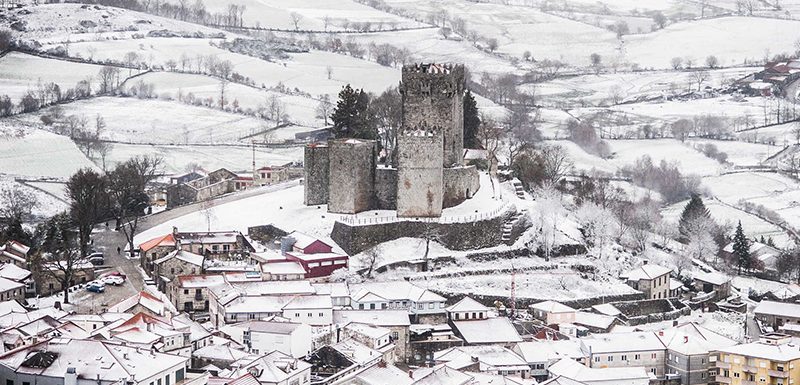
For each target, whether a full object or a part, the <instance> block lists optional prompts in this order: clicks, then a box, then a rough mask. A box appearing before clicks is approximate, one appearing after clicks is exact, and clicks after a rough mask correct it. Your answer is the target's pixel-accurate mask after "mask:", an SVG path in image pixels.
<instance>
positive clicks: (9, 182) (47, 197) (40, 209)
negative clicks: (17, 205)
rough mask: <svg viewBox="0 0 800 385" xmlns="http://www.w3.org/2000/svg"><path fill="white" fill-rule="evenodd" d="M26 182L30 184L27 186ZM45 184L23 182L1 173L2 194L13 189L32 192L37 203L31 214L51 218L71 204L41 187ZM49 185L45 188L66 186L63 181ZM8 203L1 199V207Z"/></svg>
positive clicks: (0, 191)
mask: <svg viewBox="0 0 800 385" xmlns="http://www.w3.org/2000/svg"><path fill="white" fill-rule="evenodd" d="M26 184H27V185H28V186H26ZM43 184H44V183H42V182H38V183H34V182H26V183H25V184H23V183H20V182H17V181H15V180H14V178H13V177H10V176H7V175H0V194H3V193H4V192H5V191H13V190H20V191H23V192H24V193H26V194H30V195H31V196H32V197H33V198H34V199H35V201H36V205H34V206H33V207H32V208H31V214H32V215H33V216H34V217H37V218H49V217H51V216H53V215H56V214H58V213H59V212H61V211H64V210H67V209H68V208H69V206H68V205H67V203H66V201H64V200H61V199H57V198H55V197H54V196H53V195H51V194H50V191H49V190H45V189H40V187H42V185H43ZM48 185H49V186H46V187H45V188H47V187H55V186H60V187H61V188H62V189H63V187H64V184H63V183H48ZM31 186H34V187H35V188H34V187H31ZM45 191H47V192H45ZM61 195H65V193H64V192H61ZM7 203H8V202H6V201H5V200H0V208H2V207H4V205H5V204H7Z"/></svg>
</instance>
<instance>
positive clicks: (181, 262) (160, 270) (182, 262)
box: [153, 249, 206, 292]
mask: <svg viewBox="0 0 800 385" xmlns="http://www.w3.org/2000/svg"><path fill="white" fill-rule="evenodd" d="M205 260H206V257H204V256H202V255H199V254H195V253H192V252H189V251H186V250H182V249H178V250H174V251H172V252H171V253H169V254H167V255H165V256H163V257H161V258H159V259H157V260H155V261H153V264H154V266H155V269H154V276H155V279H156V285H157V286H158V289H159V290H161V291H163V292H166V291H167V284H169V283H171V282H172V281H173V280H174V279H176V278H177V277H178V276H180V275H195V274H200V273H202V272H203V264H204V263H205Z"/></svg>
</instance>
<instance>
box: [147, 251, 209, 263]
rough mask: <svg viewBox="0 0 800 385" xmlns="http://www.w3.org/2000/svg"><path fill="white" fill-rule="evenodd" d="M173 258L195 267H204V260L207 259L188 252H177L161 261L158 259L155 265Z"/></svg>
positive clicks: (162, 258)
mask: <svg viewBox="0 0 800 385" xmlns="http://www.w3.org/2000/svg"><path fill="white" fill-rule="evenodd" d="M172 258H178V259H179V260H181V261H184V262H186V263H190V264H192V265H195V266H203V260H204V259H205V257H203V256H202V255H199V254H195V253H192V252H189V251H186V250H175V251H172V252H171V253H169V254H167V255H165V256H163V257H161V258H159V259H156V260H155V261H153V263H155V264H156V265H158V264H161V263H164V262H166V261H169V260H170V259H172Z"/></svg>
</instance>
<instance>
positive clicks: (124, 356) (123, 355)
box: [122, 352, 128, 360]
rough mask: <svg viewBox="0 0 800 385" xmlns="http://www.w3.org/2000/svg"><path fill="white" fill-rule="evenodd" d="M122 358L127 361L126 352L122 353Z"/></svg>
mask: <svg viewBox="0 0 800 385" xmlns="http://www.w3.org/2000/svg"><path fill="white" fill-rule="evenodd" d="M122 358H123V359H126V360H127V359H128V352H125V353H122Z"/></svg>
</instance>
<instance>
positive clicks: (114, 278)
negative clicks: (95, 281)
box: [101, 275, 125, 286]
mask: <svg viewBox="0 0 800 385" xmlns="http://www.w3.org/2000/svg"><path fill="white" fill-rule="evenodd" d="M101 280H102V281H103V283H104V284H106V285H114V286H117V285H122V284H123V283H125V280H124V279H123V278H122V277H120V276H118V275H109V276H107V277H103V278H101Z"/></svg>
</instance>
